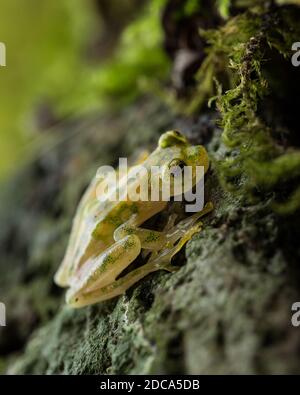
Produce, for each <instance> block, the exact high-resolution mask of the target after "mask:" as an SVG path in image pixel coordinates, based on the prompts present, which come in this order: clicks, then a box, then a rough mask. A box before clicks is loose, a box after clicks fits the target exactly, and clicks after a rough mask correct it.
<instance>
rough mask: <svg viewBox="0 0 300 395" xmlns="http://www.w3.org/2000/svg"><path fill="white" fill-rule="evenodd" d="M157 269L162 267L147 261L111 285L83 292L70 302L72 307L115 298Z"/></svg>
mask: <svg viewBox="0 0 300 395" xmlns="http://www.w3.org/2000/svg"><path fill="white" fill-rule="evenodd" d="M156 270H160V267H157V266H156V265H155V264H153V263H150V264H149V263H147V264H145V265H143V266H141V267H139V268H137V269H135V270H133V271H132V272H130V273H128V274H126V275H125V276H124V277H121V278H119V279H118V280H116V281H114V282H113V283H112V284H110V285H107V286H105V287H102V288H99V289H96V290H94V291H91V292H86V293H83V294H81V295H80V296H78V297H77V298H76V299H73V300H72V301H69V304H70V305H71V306H72V307H75V308H78V307H83V306H87V305H90V304H95V303H98V302H103V301H104V300H108V299H111V298H114V297H115V296H118V295H122V294H123V293H124V292H125V291H126V290H127V289H128V288H130V287H131V286H132V285H134V284H135V283H136V282H137V281H139V280H141V279H142V278H143V277H145V276H147V275H148V274H150V273H152V272H155V271H156Z"/></svg>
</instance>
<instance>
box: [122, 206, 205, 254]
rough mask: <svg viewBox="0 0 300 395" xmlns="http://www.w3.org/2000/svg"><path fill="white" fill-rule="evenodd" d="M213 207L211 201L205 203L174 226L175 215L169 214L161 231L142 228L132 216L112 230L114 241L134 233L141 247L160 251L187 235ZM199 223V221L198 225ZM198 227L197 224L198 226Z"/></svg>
mask: <svg viewBox="0 0 300 395" xmlns="http://www.w3.org/2000/svg"><path fill="white" fill-rule="evenodd" d="M212 209H213V205H212V203H211V202H209V203H207V204H206V205H205V207H204V208H203V210H201V211H199V212H198V213H195V214H194V215H192V216H190V217H188V218H186V219H185V220H183V221H181V222H179V223H178V224H177V225H175V226H174V221H175V218H176V215H175V216H174V215H173V216H170V218H169V221H168V223H167V225H166V227H165V229H164V230H163V231H162V232H158V231H154V230H149V229H144V228H141V227H138V226H136V222H137V218H136V216H132V217H131V218H130V219H129V220H128V221H127V222H126V223H125V224H123V225H121V226H119V227H118V228H117V229H116V230H115V232H114V239H115V240H116V241H118V240H121V239H123V238H124V237H126V236H128V235H136V236H137V237H138V238H139V239H140V242H141V247H142V248H143V249H145V250H151V251H160V250H162V249H164V248H166V247H169V246H171V245H174V244H175V243H176V242H177V241H178V240H179V239H183V240H184V238H185V237H188V236H189V234H190V231H191V230H192V229H195V228H194V227H193V226H194V225H195V224H196V223H197V221H198V220H199V218H201V217H203V216H204V215H206V214H207V213H209V212H210V211H211V210H212ZM200 224H201V223H200V222H199V225H200ZM198 227H199V226H198Z"/></svg>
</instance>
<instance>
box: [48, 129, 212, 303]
mask: <svg viewBox="0 0 300 395" xmlns="http://www.w3.org/2000/svg"><path fill="white" fill-rule="evenodd" d="M139 163H140V164H142V165H143V166H144V167H145V168H147V169H150V168H151V166H160V167H161V168H164V169H170V168H171V167H172V166H173V165H174V164H176V165H177V164H178V163H180V164H183V165H185V166H192V167H193V168H194V167H195V166H203V167H204V172H206V171H207V169H208V166H209V160H208V155H207V152H206V150H205V148H204V147H203V146H192V145H190V144H189V142H188V141H187V139H186V138H185V137H184V136H183V135H181V134H180V133H179V132H177V131H169V132H166V133H164V134H163V135H162V136H161V138H160V139H159V143H158V147H157V148H156V150H155V151H154V152H153V153H151V154H150V155H147V154H145V155H143V158H141V159H140V161H139ZM164 174H165V176H166V177H167V175H168V172H163V173H162V176H161V177H162V182H164ZM123 181H124V180H123ZM125 182H127V180H126V179H125ZM98 184H99V180H98V179H97V178H95V179H94V180H93V181H92V182H91V184H90V186H89V187H88V189H87V191H86V192H85V194H84V196H83V198H82V200H81V202H80V204H79V207H78V209H77V212H76V215H75V218H74V221H73V226H72V231H71V236H70V240H69V244H68V247H67V251H66V254H65V257H64V259H63V262H62V264H61V266H60V268H59V270H58V271H57V273H56V275H55V282H56V284H58V285H60V286H62V287H69V289H68V291H67V294H66V302H67V304H69V305H70V306H72V307H83V306H86V305H90V304H94V303H97V302H101V301H104V300H107V299H110V298H113V297H115V296H118V295H120V294H122V293H124V292H125V291H126V290H127V289H128V288H129V287H131V286H132V285H133V284H135V283H136V282H137V281H139V280H140V279H142V278H143V277H145V276H146V275H148V274H149V273H151V272H154V271H157V270H161V269H162V270H167V271H170V272H174V271H176V270H177V269H178V268H176V267H174V266H172V265H171V259H172V257H173V256H174V255H175V254H176V253H177V252H178V251H179V250H180V249H181V248H182V247H183V246H184V244H185V243H186V242H187V241H188V240H189V239H190V238H191V237H192V236H193V234H194V233H196V232H199V231H200V230H201V227H202V223H201V221H199V218H200V217H202V216H203V215H205V214H206V213H208V212H209V211H211V210H212V204H211V203H207V204H206V205H205V207H204V208H203V210H202V211H200V212H198V213H195V214H193V215H191V216H189V217H187V218H185V219H184V220H182V221H180V222H179V223H177V224H176V215H175V214H174V215H171V216H170V217H169V220H168V223H167V224H166V226H165V228H164V230H163V231H161V232H158V231H155V230H149V229H145V228H143V227H141V225H142V224H143V223H144V222H145V221H147V220H148V219H149V218H151V217H152V216H154V215H155V214H157V213H159V212H161V211H162V210H164V209H165V208H166V206H167V204H168V202H167V201H166V200H165V199H164V200H158V201H142V200H138V201H131V200H129V199H128V198H127V199H126V200H123V201H115V202H111V201H109V202H108V201H104V202H103V201H102V202H101V201H99V199H97V194H96V191H97V187H98ZM128 188H130V184H129V183H128ZM148 188H151V184H150V183H149V186H148ZM141 250H145V252H144V253H145V256H147V261H146V263H145V264H143V265H142V266H140V267H138V268H136V269H133V270H132V271H130V272H129V273H127V274H125V275H124V276H122V275H121V273H122V272H123V271H124V269H126V268H127V267H128V266H129V265H130V264H131V263H132V262H133V261H134V260H135V259H136V258H137V257H138V256H139V255H140V253H141Z"/></svg>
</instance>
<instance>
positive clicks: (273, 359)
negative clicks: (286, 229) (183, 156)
mask: <svg viewBox="0 0 300 395" xmlns="http://www.w3.org/2000/svg"><path fill="white" fill-rule="evenodd" d="M208 119H210V118H209V117H207V116H204V117H202V118H201V119H200V120H198V121H197V122H194V123H193V124H191V123H187V121H186V120H182V119H181V120H175V119H174V118H173V116H172V115H171V114H170V113H169V112H168V111H167V110H166V109H165V108H163V107H162V106H161V105H160V104H154V103H152V102H150V101H146V102H144V103H142V104H141V103H139V104H138V105H137V107H136V108H135V107H132V108H130V109H128V110H127V111H124V113H123V114H122V115H120V116H119V117H118V118H115V117H112V118H111V119H105V120H103V119H100V120H99V119H95V120H93V121H92V122H89V124H86V123H85V122H84V123H83V124H80V125H77V126H76V127H75V126H72V125H70V128H69V129H70V133H72V136H73V137H72V144H70V142H69V141H68V140H66V141H65V142H63V143H61V144H59V145H57V146H56V147H54V148H53V149H51V150H50V151H49V152H47V153H45V155H44V156H43V157H42V158H40V159H38V160H37V161H35V162H34V163H32V164H29V165H28V168H27V170H26V172H25V173H24V174H22V175H21V176H19V177H18V178H17V179H16V180H15V181H14V182H13V184H12V185H11V190H10V192H9V199H7V196H6V199H5V202H6V204H8V202H9V203H10V205H11V208H12V209H13V210H8V208H5V206H4V204H5V203H3V204H2V218H3V217H4V216H5V215H7V213H11V214H10V215H9V216H8V218H6V219H1V221H5V223H6V224H7V228H6V229H5V230H4V231H3V234H2V235H1V242H2V243H4V246H5V250H4V253H3V254H2V256H1V274H2V277H1V298H2V300H3V301H5V302H6V303H7V306H8V307H7V309H8V326H7V328H6V330H7V332H4V328H1V331H2V333H1V342H0V350H1V353H2V354H3V355H8V356H9V358H5V359H3V363H2V365H3V369H7V371H8V372H9V373H71V374H75V373H80V374H83V373H92V374H93V373H162V372H163V373H182V372H186V373H254V372H257V373H282V372H289V373H295V372H299V366H300V365H299V358H300V356H299V347H300V338H299V334H298V330H297V329H296V328H293V327H292V326H291V324H290V315H291V314H290V308H291V304H292V303H293V302H294V301H295V300H297V298H299V291H298V289H297V285H296V284H295V281H294V280H295V276H294V274H295V272H294V268H293V262H292V259H291V258H290V257H289V255H288V251H289V248H287V247H286V246H285V245H284V242H283V240H282V239H281V235H280V232H281V231H282V229H281V226H279V224H283V221H282V220H279V219H278V218H277V217H276V216H275V214H272V213H271V212H269V211H268V210H267V209H266V208H265V207H264V203H259V204H257V205H252V206H244V205H242V204H241V202H239V201H236V200H234V199H233V198H232V197H231V196H230V195H227V194H225V193H224V192H222V191H221V189H220V188H219V186H218V181H217V179H216V177H215V175H214V174H213V172H210V174H209V175H208V177H207V182H206V191H207V192H208V194H209V195H210V197H211V199H212V200H213V201H214V203H215V205H216V209H215V211H214V213H213V214H212V215H210V216H209V217H207V218H206V220H205V222H206V226H205V229H204V231H203V232H202V233H200V234H198V235H196V236H194V238H193V239H192V240H191V241H190V242H189V243H188V246H187V248H186V259H185V258H184V256H182V257H181V264H182V268H181V269H180V270H179V272H178V273H176V274H173V275H171V274H168V273H164V272H160V273H155V274H153V275H150V276H149V277H148V278H147V279H145V280H143V281H141V282H140V284H138V285H136V286H135V287H133V288H132V289H130V290H129V291H128V292H127V293H126V294H125V295H124V296H122V297H119V298H116V299H114V300H111V301H108V302H105V303H102V304H99V305H96V306H93V307H87V308H84V309H81V310H71V309H70V308H68V307H66V306H64V303H63V300H62V293H61V291H60V290H58V289H57V288H56V287H55V286H54V285H53V283H52V275H53V272H54V270H55V268H56V267H57V266H58V264H59V262H60V260H61V258H62V255H63V252H64V248H65V246H66V242H67V237H68V231H69V227H70V222H71V218H72V214H73V211H74V209H75V206H76V204H77V201H78V199H79V196H80V194H81V192H82V189H83V187H84V186H85V185H86V183H87V182H88V180H89V177H90V175H91V174H92V173H93V171H94V170H95V167H96V166H97V165H99V164H101V163H111V162H112V161H113V160H114V159H115V157H118V156H120V155H121V154H122V155H123V156H124V155H127V154H129V153H130V152H132V151H135V147H136V146H138V147H141V146H149V145H150V146H151V144H152V143H155V141H156V139H157V135H158V134H159V133H161V132H162V131H163V130H165V129H166V128H168V127H171V126H174V125H175V126H176V125H180V126H181V127H182V128H183V129H184V128H185V127H186V128H188V129H189V130H192V131H193V132H192V133H193V135H194V138H196V137H195V136H198V137H197V138H196V139H198V140H199V139H200V140H201V135H202V136H203V135H204V136H205V138H207V130H208V129H209V130H210V131H211V132H212V134H213V137H212V140H211V141H210V143H209V148H210V152H211V153H212V152H218V153H219V155H222V149H223V148H222V147H220V146H219V133H220V132H219V131H218V129H217V128H214V129H212V126H211V123H210V122H208ZM76 128H78V129H77V130H78V131H79V132H78V133H74V130H76ZM82 130H85V133H81V131H82ZM87 130H88V133H87ZM108 130H109V131H110V132H109V133H107V131H108ZM210 134H211V133H210ZM191 137H193V136H191ZM111 152H114V157H113V158H112V157H111ZM17 191H18V192H19V193H17ZM282 226H283V225H282ZM26 229H31V231H30V234H28V232H26ZM12 232H13V234H14V237H13V239H11V238H12V236H11V234H12ZM293 240H294V242H295V244H296V239H294V238H291V239H289V243H292V242H293ZM295 246H296V245H295ZM288 247H291V248H292V245H288ZM8 268H9V270H8ZM3 273H4V277H3ZM297 273H299V271H297ZM2 293H3V294H2ZM2 295H3V296H2ZM6 336H10V337H11V342H8V341H7V338H6V341H4V339H5V337H6ZM16 341H17V343H16ZM27 343H28V344H27ZM16 344H17V347H16V348H17V349H14V348H15V346H16ZM10 347H11V348H10ZM23 348H24V349H23ZM22 349H23V351H21V350H22ZM13 352H15V354H13Z"/></svg>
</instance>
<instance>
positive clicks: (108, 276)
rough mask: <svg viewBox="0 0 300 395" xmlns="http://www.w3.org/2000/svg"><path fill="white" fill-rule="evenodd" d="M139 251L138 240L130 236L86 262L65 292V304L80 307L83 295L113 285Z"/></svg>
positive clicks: (139, 244)
mask: <svg viewBox="0 0 300 395" xmlns="http://www.w3.org/2000/svg"><path fill="white" fill-rule="evenodd" d="M140 251H141V243H140V240H139V238H138V237H137V236H135V235H130V236H127V237H125V238H124V239H122V240H120V241H118V242H116V243H115V244H113V245H112V246H111V247H109V248H108V249H107V250H105V252H104V253H102V254H100V255H99V256H98V257H96V258H94V259H93V260H91V261H90V262H87V263H86V264H85V265H84V266H83V267H82V268H81V272H80V273H79V275H78V276H77V279H76V281H74V282H73V283H72V284H71V288H70V289H69V290H68V292H67V295H66V301H67V303H68V304H69V305H71V306H74V307H81V306H82V300H83V299H84V300H85V294H90V293H94V292H98V290H99V289H104V288H105V287H107V286H108V285H109V284H113V283H114V281H115V280H116V278H117V277H118V276H119V275H120V273H122V271H123V270H124V269H125V268H126V267H127V266H129V265H130V263H132V262H133V261H134V260H135V259H136V258H137V257H138V255H139V253H140ZM85 304H86V303H84V304H83V305H85ZM87 304H88V303H87Z"/></svg>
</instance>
